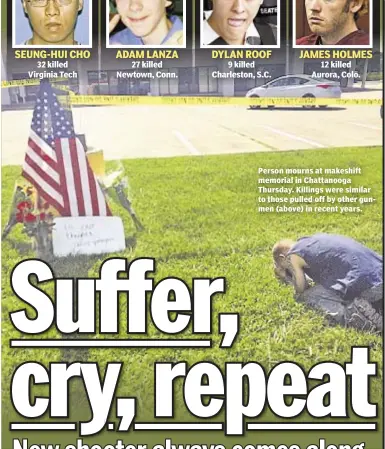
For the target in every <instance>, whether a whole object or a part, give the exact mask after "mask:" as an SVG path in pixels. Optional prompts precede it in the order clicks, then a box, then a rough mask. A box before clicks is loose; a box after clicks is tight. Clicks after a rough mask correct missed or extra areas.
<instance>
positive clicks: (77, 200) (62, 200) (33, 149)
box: [22, 81, 111, 217]
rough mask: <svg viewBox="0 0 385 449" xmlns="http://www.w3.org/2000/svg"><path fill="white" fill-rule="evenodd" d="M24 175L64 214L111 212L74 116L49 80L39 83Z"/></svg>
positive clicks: (81, 214) (77, 214) (71, 215)
mask: <svg viewBox="0 0 385 449" xmlns="http://www.w3.org/2000/svg"><path fill="white" fill-rule="evenodd" d="M22 175H23V176H24V177H25V178H26V179H27V180H28V181H29V182H30V183H31V184H32V185H33V186H34V187H35V188H36V190H37V192H38V193H39V195H41V197H42V198H44V199H45V200H46V201H47V202H48V203H49V204H51V205H52V206H53V207H54V208H55V209H56V210H57V211H58V212H59V214H60V215H62V216H70V217H78V216H107V215H111V212H110V209H109V207H108V204H107V202H106V199H105V196H104V193H103V191H102V189H101V187H100V185H99V183H98V181H97V179H96V177H95V174H94V173H93V171H92V169H91V167H90V165H89V163H88V160H87V157H86V153H85V149H84V147H83V145H82V143H81V142H80V140H79V139H78V138H77V137H76V135H75V131H74V127H73V122H72V115H71V113H70V111H66V110H65V109H64V108H63V107H62V105H61V104H60V103H59V100H58V99H57V97H56V94H55V93H54V92H53V90H52V87H51V85H50V84H49V82H47V81H43V82H42V83H41V85H40V90H39V93H38V98H37V100H36V106H35V109H34V111H33V118H32V124H31V131H30V135H29V139H28V148H27V152H26V155H25V160H24V164H23V172H22Z"/></svg>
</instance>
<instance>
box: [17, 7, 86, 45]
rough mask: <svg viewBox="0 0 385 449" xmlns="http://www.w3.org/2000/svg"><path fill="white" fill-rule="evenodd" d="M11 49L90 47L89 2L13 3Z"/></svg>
mask: <svg viewBox="0 0 385 449" xmlns="http://www.w3.org/2000/svg"><path fill="white" fill-rule="evenodd" d="M12 21H13V23H12V27H13V28H12V47H13V48H21V47H26V46H31V47H34V48H46V47H61V48H71V47H74V48H79V47H83V48H90V47H91V46H92V1H91V0H13V10H12Z"/></svg>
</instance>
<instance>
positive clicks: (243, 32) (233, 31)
mask: <svg viewBox="0 0 385 449" xmlns="http://www.w3.org/2000/svg"><path fill="white" fill-rule="evenodd" d="M263 3H264V1H263V0H212V1H211V4H212V10H210V11H205V12H204V16H205V17H204V18H205V20H204V21H203V24H202V45H232V46H244V45H246V46H247V45H252V46H258V45H276V30H274V25H272V24H271V23H268V22H267V21H259V22H257V20H256V17H257V14H258V11H259V9H260V7H261V5H262V4H263Z"/></svg>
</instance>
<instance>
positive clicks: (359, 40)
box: [296, 0, 370, 46]
mask: <svg viewBox="0 0 385 449" xmlns="http://www.w3.org/2000/svg"><path fill="white" fill-rule="evenodd" d="M304 1H305V9H306V17H307V21H308V24H309V28H310V30H311V32H312V34H310V35H308V36H304V37H301V38H299V39H297V42H296V44H297V45H345V46H350V45H369V43H370V36H369V34H368V33H367V32H366V31H364V30H361V29H359V27H358V25H357V20H358V19H359V18H360V17H361V16H363V15H365V14H368V11H369V0H304Z"/></svg>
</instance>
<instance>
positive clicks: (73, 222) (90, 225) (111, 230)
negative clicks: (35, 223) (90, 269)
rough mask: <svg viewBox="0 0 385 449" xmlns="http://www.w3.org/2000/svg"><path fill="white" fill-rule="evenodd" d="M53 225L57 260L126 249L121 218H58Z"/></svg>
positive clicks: (53, 240)
mask: <svg viewBox="0 0 385 449" xmlns="http://www.w3.org/2000/svg"><path fill="white" fill-rule="evenodd" d="M54 223H55V226H54V227H53V231H52V243H53V253H54V255H55V256H58V257H63V256H69V255H79V254H89V255H90V254H103V253H113V252H116V251H122V250H124V249H125V248H126V244H125V239H124V229H123V223H122V220H121V218H119V217H58V218H55V220H54Z"/></svg>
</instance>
